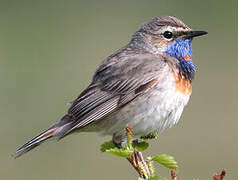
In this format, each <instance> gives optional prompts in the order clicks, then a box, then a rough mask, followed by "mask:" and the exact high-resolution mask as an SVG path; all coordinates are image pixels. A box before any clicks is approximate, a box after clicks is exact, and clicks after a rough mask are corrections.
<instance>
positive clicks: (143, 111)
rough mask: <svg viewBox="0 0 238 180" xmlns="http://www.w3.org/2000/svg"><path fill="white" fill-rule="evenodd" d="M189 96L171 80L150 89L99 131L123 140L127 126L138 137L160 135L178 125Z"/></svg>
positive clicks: (112, 116)
mask: <svg viewBox="0 0 238 180" xmlns="http://www.w3.org/2000/svg"><path fill="white" fill-rule="evenodd" d="M165 84H166V86H165ZM189 97H190V95H184V94H182V93H180V92H179V91H176V88H175V80H174V78H172V77H171V78H168V79H167V80H166V83H164V84H163V85H162V86H161V85H158V86H156V87H154V88H153V89H150V90H149V91H148V92H146V93H145V94H144V95H142V96H139V97H138V98H136V99H135V100H133V101H132V102H130V103H129V104H127V105H125V106H124V107H123V108H122V109H120V110H119V111H117V112H116V113H114V114H112V115H110V116H108V117H107V118H105V119H103V120H102V121H101V122H100V123H98V124H97V131H99V134H100V135H113V134H114V135H115V136H118V137H124V136H125V127H126V125H130V126H131V127H132V129H133V134H134V137H135V138H138V137H140V136H144V135H147V134H149V133H151V132H161V131H162V130H164V129H165V128H167V127H171V126H172V125H174V124H176V123H177V122H178V120H179V118H180V117H181V114H182V111H183V108H184V106H185V105H186V104H187V103H188V100H189Z"/></svg>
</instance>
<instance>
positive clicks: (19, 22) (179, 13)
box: [0, 0, 238, 180]
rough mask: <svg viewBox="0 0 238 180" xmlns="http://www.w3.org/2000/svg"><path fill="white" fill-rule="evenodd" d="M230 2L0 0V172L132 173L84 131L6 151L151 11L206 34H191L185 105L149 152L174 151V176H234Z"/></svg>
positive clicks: (56, 111) (60, 110)
mask: <svg viewBox="0 0 238 180" xmlns="http://www.w3.org/2000/svg"><path fill="white" fill-rule="evenodd" d="M237 7H238V1H235V0H234V1H232V0H230V1H217V0H206V1H205V0H204V1H202V0H200V1H197V0H180V1H172V0H148V1H145V0H144V1H139V0H130V1H122V0H121V1H109V0H108V1H105V0H100V1H96V0H95V1H92V0H87V1H86V0H84V1H83V0H68V1H66V0H65V1H63V0H40V1H34V0H15V1H14V0H6V1H3V0H1V1H0V83H1V85H0V99H1V101H0V115H1V120H0V121H1V125H0V142H1V147H0V152H1V153H0V179H6V180H15V179H18V180H33V179H34V180H37V179H42V178H43V179H45V180H66V179H67V180H76V179H77V180H78V179H98V180H106V179H108V180H112V179H114V180H121V179H137V176H136V173H135V171H134V169H133V168H132V167H130V165H129V163H128V162H126V161H125V160H124V159H120V158H116V157H113V156H111V155H109V154H104V153H101V152H100V150H99V149H100V144H102V143H103V142H104V141H105V140H106V139H107V140H108V139H110V138H109V137H108V138H104V139H100V138H98V137H97V135H96V134H93V133H91V134H90V133H85V134H83V133H82V134H76V135H73V136H70V137H68V138H65V139H63V140H62V141H60V142H49V143H46V144H44V145H42V146H40V147H39V148H37V149H36V150H34V151H32V152H30V153H28V154H26V155H25V156H23V157H21V158H19V159H16V160H14V159H13V158H11V157H10V154H11V153H12V152H14V151H15V150H16V148H17V147H19V146H20V145H22V144H23V143H25V142H26V141H27V140H29V139H30V138H32V137H33V136H35V135H37V134H38V133H40V132H41V131H42V130H44V129H46V128H48V127H49V126H50V125H51V124H52V123H54V122H55V121H56V120H58V119H59V118H60V117H61V116H62V115H63V114H64V113H65V112H66V110H67V108H68V105H67V102H69V101H71V100H73V99H74V98H75V97H76V96H78V94H79V93H80V92H81V91H82V90H83V89H84V88H85V87H86V86H87V85H88V84H89V82H90V79H91V76H92V73H93V71H94V69H95V68H96V67H97V65H98V64H99V63H100V61H101V60H102V59H104V58H105V57H107V56H108V55H110V54H111V53H113V52H114V51H115V50H117V49H118V48H120V47H122V46H123V45H125V44H126V43H127V42H128V41H129V40H130V37H131V35H132V33H134V32H135V31H136V30H137V29H138V27H139V26H140V25H141V24H142V23H143V22H144V21H146V20H148V19H150V18H152V17H154V16H160V15H173V16H176V17H178V18H180V19H182V20H183V21H184V22H185V23H186V24H188V25H189V26H190V27H192V28H193V29H196V30H206V31H208V32H209V34H208V35H207V36H204V37H201V38H197V39H196V40H194V41H193V50H194V51H193V52H194V56H193V60H194V61H195V63H196V64H197V68H198V72H197V74H196V79H195V81H194V84H193V94H192V97H191V101H190V103H189V106H187V108H186V109H185V111H184V113H183V116H182V119H181V121H180V122H179V124H178V125H177V126H175V127H173V128H171V129H169V130H166V131H164V133H162V134H161V135H160V137H159V140H155V141H151V148H150V150H149V151H148V153H150V154H156V153H168V154H170V155H173V156H175V158H176V160H177V161H178V163H179V166H180V169H179V179H183V180H189V179H193V178H199V179H200V180H202V179H203V180H205V179H211V176H212V174H213V172H216V171H220V170H221V168H226V169H227V171H228V175H227V179H236V178H237V160H238V141H237V139H238V133H237V129H238V119H237V111H238V110H237V100H238V98H237V92H238V83H237V78H238V76H237V75H238V73H237V68H238V66H237V65H238V61H237V53H236V52H237V28H238V23H237V18H238V13H237ZM158 171H159V172H160V173H161V174H162V175H163V176H167V177H169V172H168V171H167V169H165V168H163V167H161V168H159V169H158Z"/></svg>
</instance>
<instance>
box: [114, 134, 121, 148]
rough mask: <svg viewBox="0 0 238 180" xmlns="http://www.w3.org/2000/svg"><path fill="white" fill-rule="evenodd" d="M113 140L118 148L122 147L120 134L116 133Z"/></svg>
mask: <svg viewBox="0 0 238 180" xmlns="http://www.w3.org/2000/svg"><path fill="white" fill-rule="evenodd" d="M112 142H113V144H114V145H115V146H116V147H117V148H118V149H121V148H122V141H121V137H120V136H116V135H115V134H113V136H112Z"/></svg>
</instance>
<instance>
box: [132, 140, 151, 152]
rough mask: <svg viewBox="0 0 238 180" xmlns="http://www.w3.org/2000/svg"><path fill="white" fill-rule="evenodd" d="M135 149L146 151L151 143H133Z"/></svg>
mask: <svg viewBox="0 0 238 180" xmlns="http://www.w3.org/2000/svg"><path fill="white" fill-rule="evenodd" d="M133 147H134V148H135V149H136V150H137V151H140V152H142V151H144V150H146V149H147V148H148V147H149V143H147V142H145V141H142V142H135V143H133Z"/></svg>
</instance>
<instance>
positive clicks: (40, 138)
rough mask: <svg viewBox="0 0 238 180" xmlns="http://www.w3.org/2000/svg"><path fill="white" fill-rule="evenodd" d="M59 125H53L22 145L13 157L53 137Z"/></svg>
mask: <svg viewBox="0 0 238 180" xmlns="http://www.w3.org/2000/svg"><path fill="white" fill-rule="evenodd" d="M57 130H58V127H54V126H53V127H51V128H49V129H48V130H46V131H44V132H43V133H41V134H39V135H38V136H36V137H34V138H33V139H32V140H30V141H29V142H27V143H26V144H24V145H23V146H21V147H20V148H19V149H17V151H16V152H15V153H13V154H12V156H13V157H15V158H17V157H20V156H21V155H23V154H25V153H26V152H28V151H30V150H32V149H33V148H35V147H37V146H39V145H40V144H41V143H43V142H45V141H46V140H48V139H50V138H52V137H53V136H54V135H55V134H56V133H57Z"/></svg>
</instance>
